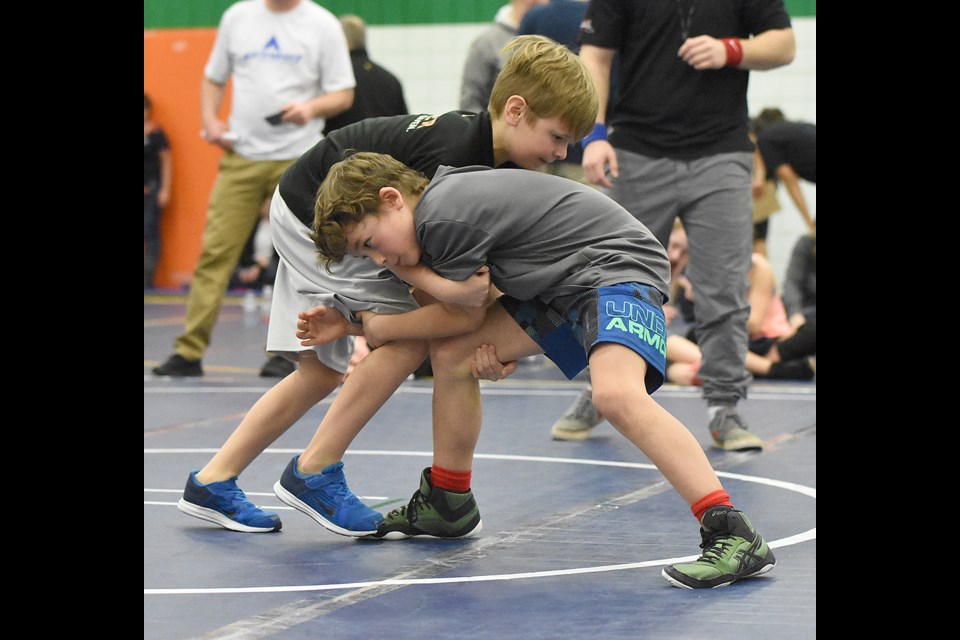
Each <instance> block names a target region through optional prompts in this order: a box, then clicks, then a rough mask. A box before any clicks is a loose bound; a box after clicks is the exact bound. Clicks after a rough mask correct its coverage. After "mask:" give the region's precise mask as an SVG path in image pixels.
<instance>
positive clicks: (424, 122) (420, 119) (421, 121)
mask: <svg viewBox="0 0 960 640" xmlns="http://www.w3.org/2000/svg"><path fill="white" fill-rule="evenodd" d="M436 121H437V116H434V115H430V114H426V113H425V114H423V115H421V116H417V117H416V118H414V119H413V122H411V123H410V124H409V125H407V131H416V130H417V129H424V128H426V127H432V126H433V125H434V123H436Z"/></svg>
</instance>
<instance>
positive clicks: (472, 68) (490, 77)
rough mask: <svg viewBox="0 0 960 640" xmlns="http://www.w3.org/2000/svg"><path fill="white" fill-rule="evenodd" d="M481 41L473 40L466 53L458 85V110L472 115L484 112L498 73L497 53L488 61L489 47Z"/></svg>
mask: <svg viewBox="0 0 960 640" xmlns="http://www.w3.org/2000/svg"><path fill="white" fill-rule="evenodd" d="M485 44H486V43H485V42H484V41H483V39H478V40H475V41H474V43H473V44H472V45H470V51H469V52H467V60H466V62H465V63H464V65H463V79H462V83H461V85H460V109H461V110H463V111H472V112H474V113H477V112H480V111H486V110H487V106H488V105H489V104H490V92H491V91H493V83H494V82H495V81H496V77H497V73H498V72H499V64H498V59H499V53H497V52H496V51H494V52H493V55H494V56H495V57H494V58H493V60H492V61H491V59H490V51H489V47H487V46H485Z"/></svg>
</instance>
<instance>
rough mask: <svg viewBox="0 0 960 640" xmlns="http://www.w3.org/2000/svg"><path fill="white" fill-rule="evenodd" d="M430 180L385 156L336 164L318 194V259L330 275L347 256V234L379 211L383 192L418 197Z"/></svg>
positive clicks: (365, 153)
mask: <svg viewBox="0 0 960 640" xmlns="http://www.w3.org/2000/svg"><path fill="white" fill-rule="evenodd" d="M429 183H430V180H429V179H428V178H427V176H425V175H423V174H422V173H420V172H419V171H416V170H414V169H411V168H410V167H408V166H407V165H405V164H403V163H402V162H400V161H399V160H396V159H394V158H393V156H389V155H387V154H385V153H373V152H369V151H360V152H357V153H354V154H352V155H350V156H348V157H347V158H346V159H344V160H341V161H340V162H338V163H336V164H334V165H333V166H332V167H330V171H329V172H327V177H326V178H325V179H324V181H323V184H321V185H320V189H319V191H318V192H317V203H316V206H315V208H314V212H315V216H314V224H313V228H314V232H313V235H312V236H311V238H312V239H313V243H314V245H315V246H316V248H317V256H318V259H319V261H320V262H322V263H323V264H324V266H325V267H326V268H327V271H329V270H330V265H331V263H334V262H340V261H341V260H343V257H344V256H345V255H346V254H347V233H349V232H350V230H351V229H352V228H353V227H354V226H355V225H356V224H357V223H358V222H360V219H361V218H363V217H364V216H366V215H369V214H376V213H377V210H378V209H379V208H380V203H381V202H382V200H381V199H380V189H382V188H383V187H393V188H395V189H397V190H398V191H400V192H401V193H402V194H404V196H406V197H408V198H409V197H410V196H418V195H420V194H421V193H423V190H424V189H426V188H427V185H428V184H429Z"/></svg>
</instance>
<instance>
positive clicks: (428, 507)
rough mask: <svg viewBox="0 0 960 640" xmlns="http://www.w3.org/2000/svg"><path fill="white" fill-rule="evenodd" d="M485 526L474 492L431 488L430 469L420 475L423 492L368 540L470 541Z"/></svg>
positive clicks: (393, 512) (387, 520)
mask: <svg viewBox="0 0 960 640" xmlns="http://www.w3.org/2000/svg"><path fill="white" fill-rule="evenodd" d="M482 528H483V523H482V522H481V520H480V509H478V508H477V502H476V500H474V499H473V492H472V491H467V492H466V493H458V492H456V491H447V490H445V489H437V488H435V487H433V486H432V485H431V484H430V467H427V468H426V469H424V470H423V473H422V474H421V475H420V489H419V490H418V491H417V492H416V493H414V494H413V497H412V498H410V502H409V503H408V504H407V506H405V507H400V508H399V509H394V510H393V511H391V512H390V513H388V514H387V515H386V517H385V518H384V519H383V522H382V523H381V524H380V526H379V527H377V532H376V533H374V534H371V535H369V536H364V538H366V539H373V540H403V539H404V538H412V537H422V538H469V537H471V536H474V535H476V534H478V533H480V529H482Z"/></svg>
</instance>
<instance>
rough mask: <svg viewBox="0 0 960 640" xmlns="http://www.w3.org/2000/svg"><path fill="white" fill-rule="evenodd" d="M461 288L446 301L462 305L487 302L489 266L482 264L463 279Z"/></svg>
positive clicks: (472, 305) (480, 305) (473, 305)
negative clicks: (473, 272)
mask: <svg viewBox="0 0 960 640" xmlns="http://www.w3.org/2000/svg"><path fill="white" fill-rule="evenodd" d="M462 284H463V288H462V289H461V290H459V291H458V292H457V293H458V295H455V296H453V297H452V298H451V299H450V300H447V301H446V302H452V303H453V304H459V305H463V306H464V307H482V306H484V305H486V304H487V296H488V295H489V292H490V267H488V266H486V265H484V266H482V267H480V269H479V270H478V271H477V272H476V273H475V274H473V275H472V276H470V277H469V278H467V279H466V280H464V281H463V283H462Z"/></svg>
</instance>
